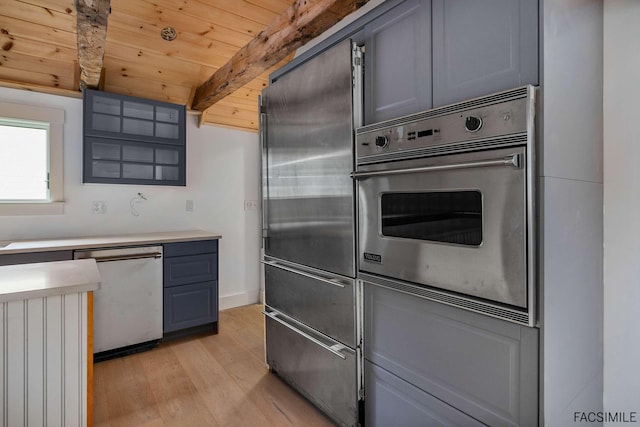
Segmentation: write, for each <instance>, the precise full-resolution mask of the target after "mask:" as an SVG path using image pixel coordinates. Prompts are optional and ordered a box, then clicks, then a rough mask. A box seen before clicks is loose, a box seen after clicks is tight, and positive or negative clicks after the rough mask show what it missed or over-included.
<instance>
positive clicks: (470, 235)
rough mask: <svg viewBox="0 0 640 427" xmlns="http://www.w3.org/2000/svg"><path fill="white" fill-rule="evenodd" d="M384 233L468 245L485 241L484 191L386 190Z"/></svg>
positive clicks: (384, 196)
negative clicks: (483, 235) (390, 191)
mask: <svg viewBox="0 0 640 427" xmlns="http://www.w3.org/2000/svg"><path fill="white" fill-rule="evenodd" d="M380 205H381V206H380V209H381V215H382V234H383V235H384V236H388V237H401V238H405V239H417V240H430V241H434V242H442V243H452V244H458V245H467V246H480V244H482V193H480V192H479V191H451V192H448V191H433V192H421V193H384V194H382V196H381V201H380Z"/></svg>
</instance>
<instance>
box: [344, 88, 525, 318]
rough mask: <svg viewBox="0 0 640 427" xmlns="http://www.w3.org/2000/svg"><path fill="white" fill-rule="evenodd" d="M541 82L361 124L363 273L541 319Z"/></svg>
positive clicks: (470, 305) (479, 308) (481, 308)
mask: <svg viewBox="0 0 640 427" xmlns="http://www.w3.org/2000/svg"><path fill="white" fill-rule="evenodd" d="M535 94H536V89H535V88H534V87H532V86H526V87H522V88H517V89H514V90H510V91H506V92H501V93H497V94H494V95H490V96H486V97H482V98H477V99H474V100H470V101H466V102H462V103H458V104H454V105H450V106H447V107H442V108H437V109H433V110H429V111H426V112H424V113H419V114H415V115H411V116H406V117H403V118H400V119H396V120H390V121H386V122H382V123H377V124H373V125H369V126H366V127H363V128H360V129H358V130H357V132H356V163H357V166H356V171H355V172H354V173H353V174H352V176H353V178H354V179H356V180H357V182H358V208H359V225H358V227H359V270H360V274H361V276H362V278H363V279H365V280H367V282H371V283H377V284H381V285H384V286H390V287H394V288H395V289H398V290H401V291H405V292H409V293H412V294H416V295H419V296H422V297H425V298H428V299H432V300H437V301H440V302H443V303H446V304H451V305H455V306H459V307H462V308H466V309H469V310H472V311H476V312H481V313H485V314H488V315H491V316H494V317H499V318H503V319H506V320H509V321H513V322H516V323H520V324H526V325H529V326H533V325H534V324H535V296H536V292H535V288H536V287H535V274H534V273H535V244H534V243H535V220H534V219H535V215H534V200H535V176H536V175H535V147H534V140H535V135H534V119H535Z"/></svg>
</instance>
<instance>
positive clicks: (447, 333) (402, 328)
mask: <svg viewBox="0 0 640 427" xmlns="http://www.w3.org/2000/svg"><path fill="white" fill-rule="evenodd" d="M363 327H364V342H365V351H364V353H365V357H366V358H367V359H369V360H370V361H372V362H373V363H375V364H376V365H378V366H380V367H382V368H384V369H386V370H387V371H389V372H391V373H393V374H395V375H397V376H398V377H400V378H402V379H404V380H405V381H408V382H410V383H411V384H413V385H414V386H416V387H418V388H420V389H422V390H424V391H426V392H427V393H429V394H431V395H432V396H435V397H436V398H438V399H440V400H442V401H443V402H445V403H447V404H449V405H451V406H453V407H455V408H457V409H459V410H460V411H462V412H464V413H466V414H468V415H469V416H471V417H473V418H475V419H477V420H479V421H481V422H483V423H486V424H488V425H501V426H502V425H509V426H537V425H538V356H537V355H538V331H537V329H535V328H529V327H525V326H520V325H516V324H513V323H510V322H506V321H503V320H498V319H494V318H491V317H488V316H484V315H480V314H476V313H471V312H468V311H466V310H461V309H458V308H454V307H449V306H446V305H444V304H440V303H436V302H432V301H428V300H425V299H422V298H419V297H417V296H413V295H408V294H405V293H402V292H399V291H395V290H391V289H388V288H385V287H381V286H377V285H373V284H370V283H368V282H364V326H363Z"/></svg>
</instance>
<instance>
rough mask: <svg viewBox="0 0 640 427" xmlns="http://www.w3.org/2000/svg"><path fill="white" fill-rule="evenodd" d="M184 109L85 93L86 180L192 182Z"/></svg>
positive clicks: (119, 182)
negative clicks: (189, 169) (188, 168)
mask: <svg viewBox="0 0 640 427" xmlns="http://www.w3.org/2000/svg"><path fill="white" fill-rule="evenodd" d="M185 121H186V108H185V106H183V105H176V104H170V103H166V102H160V101H153V100H146V99H140V98H134V97H130V96H125V95H119V94H113V93H107V92H100V91H95V90H85V92H84V165H83V166H84V169H83V182H92V183H118V184H155V185H178V186H183V185H185V184H186V178H185V177H186V171H185V167H186V159H185V154H186V148H185V145H186V126H185Z"/></svg>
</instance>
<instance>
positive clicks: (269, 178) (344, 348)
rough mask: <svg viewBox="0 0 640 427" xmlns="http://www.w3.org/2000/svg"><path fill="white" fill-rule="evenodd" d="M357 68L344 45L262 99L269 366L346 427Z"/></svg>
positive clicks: (352, 341) (355, 348)
mask: <svg viewBox="0 0 640 427" xmlns="http://www.w3.org/2000/svg"><path fill="white" fill-rule="evenodd" d="M359 64H360V52H359V49H358V48H357V47H354V46H352V44H351V42H350V41H345V42H342V43H340V44H338V45H336V46H334V47H333V48H331V49H329V50H327V51H325V52H323V53H321V54H319V55H317V56H315V57H314V58H312V59H311V60H309V61H307V62H304V63H303V64H301V65H299V66H296V67H295V68H293V69H292V70H290V71H288V72H286V73H285V74H283V75H281V76H279V77H278V78H277V79H276V80H275V81H272V83H271V84H270V86H269V87H268V88H266V89H265V90H264V91H263V93H262V99H261V103H262V114H261V138H262V147H263V153H262V162H263V168H262V169H263V170H262V174H263V175H262V179H263V215H264V218H263V221H264V222H263V238H264V250H265V257H264V265H265V306H266V307H265V316H266V317H265V320H266V356H267V363H268V365H269V367H270V369H271V370H272V371H274V372H275V373H277V374H278V375H279V376H280V377H281V378H282V379H284V380H285V381H286V382H288V383H289V384H290V385H291V386H292V387H294V388H295V389H296V390H298V391H299V392H300V393H301V394H303V395H304V396H305V397H307V398H308V399H309V400H310V401H312V402H313V403H314V404H315V405H316V406H317V407H319V408H320V409H321V410H322V411H324V412H325V413H326V414H327V415H328V416H330V417H331V418H332V419H333V420H334V421H336V422H337V423H338V424H340V425H345V426H353V425H357V424H358V406H359V398H358V394H359V390H360V389H361V387H360V383H361V380H360V378H361V376H360V373H359V371H360V369H359V364H360V363H359V360H360V357H359V354H360V341H361V338H360V333H359V323H360V322H359V318H360V316H359V313H358V312H359V310H358V308H357V307H359V304H358V303H357V301H358V298H359V291H358V289H357V284H356V280H355V276H356V265H355V249H356V236H355V228H356V227H355V218H356V215H355V209H356V208H355V186H354V183H353V180H352V179H351V178H350V176H349V174H350V173H351V171H352V170H353V168H354V155H353V144H354V143H353V139H354V137H353V135H354V132H353V129H354V123H357V122H358V121H359V119H358V116H359V111H360V109H359V105H361V97H360V95H359V93H360V89H359V88H360V84H359V81H360V76H361V70H360V65H359ZM354 107H355V108H354Z"/></svg>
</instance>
